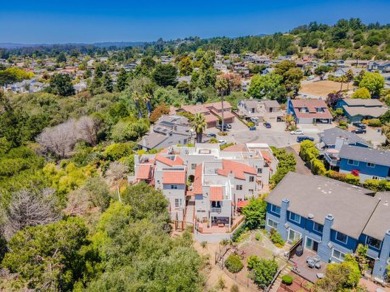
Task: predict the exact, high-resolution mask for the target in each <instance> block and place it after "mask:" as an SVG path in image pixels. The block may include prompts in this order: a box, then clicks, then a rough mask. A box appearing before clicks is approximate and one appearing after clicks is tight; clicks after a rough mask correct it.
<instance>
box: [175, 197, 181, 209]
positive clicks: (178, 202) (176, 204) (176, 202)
mask: <svg viewBox="0 0 390 292" xmlns="http://www.w3.org/2000/svg"><path fill="white" fill-rule="evenodd" d="M181 203H182V199H175V208H180V207H181Z"/></svg>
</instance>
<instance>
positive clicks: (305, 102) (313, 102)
mask: <svg viewBox="0 0 390 292" xmlns="http://www.w3.org/2000/svg"><path fill="white" fill-rule="evenodd" d="M291 103H292V105H293V107H294V111H295V115H296V116H297V117H298V118H316V119H332V118H333V117H332V114H331V113H330V112H329V109H328V107H327V105H326V103H325V101H323V100H319V99H295V100H291ZM300 108H307V109H308V111H309V112H300V111H299V109H300ZM316 108H324V112H317V110H316Z"/></svg>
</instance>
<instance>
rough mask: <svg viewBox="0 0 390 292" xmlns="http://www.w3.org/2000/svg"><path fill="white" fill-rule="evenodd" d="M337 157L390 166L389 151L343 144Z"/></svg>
mask: <svg viewBox="0 0 390 292" xmlns="http://www.w3.org/2000/svg"><path fill="white" fill-rule="evenodd" d="M339 157H340V158H344V159H351V160H356V161H363V162H369V163H373V164H378V165H384V166H389V167H390V151H381V150H376V149H372V148H364V147H357V146H349V145H343V146H342V147H341V149H340V153H339Z"/></svg>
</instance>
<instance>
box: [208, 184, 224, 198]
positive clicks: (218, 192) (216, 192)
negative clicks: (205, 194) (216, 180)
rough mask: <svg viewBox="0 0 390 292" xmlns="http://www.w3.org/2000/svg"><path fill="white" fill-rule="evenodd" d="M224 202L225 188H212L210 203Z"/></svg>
mask: <svg viewBox="0 0 390 292" xmlns="http://www.w3.org/2000/svg"><path fill="white" fill-rule="evenodd" d="M222 200H223V187H220V186H219V187H210V201H222Z"/></svg>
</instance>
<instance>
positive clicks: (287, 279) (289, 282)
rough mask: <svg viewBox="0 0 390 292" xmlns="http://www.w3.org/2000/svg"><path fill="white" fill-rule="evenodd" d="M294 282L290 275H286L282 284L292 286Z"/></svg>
mask: <svg viewBox="0 0 390 292" xmlns="http://www.w3.org/2000/svg"><path fill="white" fill-rule="evenodd" d="M293 280H294V279H293V277H291V276H290V275H284V276H283V277H282V282H283V284H286V285H291V284H292V282H293Z"/></svg>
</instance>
